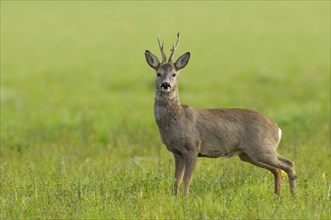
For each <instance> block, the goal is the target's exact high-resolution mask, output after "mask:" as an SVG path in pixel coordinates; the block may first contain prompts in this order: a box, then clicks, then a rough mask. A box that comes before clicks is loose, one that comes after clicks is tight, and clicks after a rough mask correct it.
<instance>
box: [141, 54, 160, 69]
mask: <svg viewBox="0 0 331 220" xmlns="http://www.w3.org/2000/svg"><path fill="white" fill-rule="evenodd" d="M145 58H146V61H147V63H148V65H150V66H151V67H152V68H153V69H155V70H156V69H157V67H158V66H159V65H160V62H159V60H158V59H157V57H156V56H155V55H154V54H152V53H151V52H149V50H146V51H145Z"/></svg>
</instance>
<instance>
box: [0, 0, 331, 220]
mask: <svg viewBox="0 0 331 220" xmlns="http://www.w3.org/2000/svg"><path fill="white" fill-rule="evenodd" d="M178 31H180V32H181V42H180V46H179V49H178V51H177V52H176V54H175V57H178V56H179V55H181V54H183V53H184V52H186V51H190V52H191V60H190V63H189V64H188V66H187V67H186V68H185V69H184V70H182V71H181V75H180V80H179V84H180V87H179V89H180V97H181V102H182V103H184V104H189V105H192V106H194V107H201V108H209V107H240V108H249V109H254V110H257V111H260V112H262V113H263V114H265V115H266V116H268V117H269V118H271V119H272V120H274V121H276V122H277V123H278V124H279V126H280V127H281V128H282V130H283V141H282V143H281V144H280V148H279V151H280V153H281V154H283V155H284V156H286V157H288V158H289V159H293V160H294V161H295V162H296V165H297V173H298V176H299V180H298V191H299V196H298V197H299V199H298V203H297V207H296V208H298V209H299V207H300V208H302V210H304V209H305V210H306V211H302V214H301V215H300V214H298V213H296V214H297V215H295V214H293V213H292V212H291V211H290V210H291V207H292V208H293V204H290V205H289V206H288V209H286V208H285V209H281V211H279V212H280V214H281V215H280V216H281V217H283V218H293V217H297V218H299V217H306V218H312V217H326V216H330V209H327V208H326V207H329V206H328V205H327V203H328V202H327V201H326V200H328V199H329V198H328V199H327V191H328V189H329V188H328V187H329V185H328V184H329V183H330V162H329V160H330V2H329V1H289V2H287V1H266V2H264V1H234V2H231V1H221V2H215V1H208V2H205V1H204V2H196V1H181V2H175V1H169V2H165V1H161V2H151V1H147V2H146V1H145V2H136V1H125V2H117V1H114V2H108V1H97V2H92V1H70V2H65V1H58V2H57V1H46V2H43V1H1V182H2V183H1V184H2V187H1V197H2V200H1V206H2V207H1V217H5V218H6V217H7V218H8V217H9V218H13V217H21V218H22V217H32V218H34V217H38V216H39V217H47V216H48V217H51V218H56V217H57V218H65V217H66V218H72V217H74V218H83V217H88V216H90V217H96V218H97V217H105V216H106V217H114V218H130V217H137V216H138V217H140V218H156V217H160V218H167V217H170V218H183V217H193V216H196V214H197V213H195V211H194V210H195V208H194V207H195V206H199V204H196V203H194V202H192V204H193V205H192V209H189V208H185V209H183V210H181V211H178V212H174V210H173V207H167V206H166V205H164V204H163V203H162V202H164V203H165V204H169V201H168V200H167V198H168V197H171V196H170V194H171V184H172V172H173V171H172V169H173V164H172V163H173V161H172V155H171V154H170V153H168V152H167V151H166V149H165V147H164V146H162V145H161V141H160V138H159V134H158V130H157V127H156V124H155V122H154V116H153V102H154V86H153V85H154V79H155V74H154V72H153V70H152V69H150V67H149V66H148V65H147V64H146V62H145V57H144V51H145V50H146V49H148V50H150V51H151V52H153V53H154V54H156V55H158V56H160V52H159V49H158V45H157V41H156V39H157V34H158V33H160V35H161V39H162V40H163V41H164V42H165V48H166V51H169V50H170V47H171V43H172V42H173V41H175V40H176V33H177V32H178ZM226 161H227V160H222V159H219V160H201V162H200V165H199V166H198V167H197V170H196V171H195V176H196V177H195V179H193V185H192V188H193V190H192V191H193V195H192V197H193V198H196V197H198V198H202V197H203V198H207V197H208V195H209V196H210V198H213V197H212V196H213V195H214V194H215V193H213V192H215V191H217V189H218V188H217V189H215V188H212V189H211V191H208V190H207V191H206V189H204V188H201V187H200V186H201V185H203V184H210V183H209V182H207V183H206V182H204V181H206V180H208V181H213V180H214V179H215V178H216V179H217V175H219V176H218V177H219V178H222V177H223V176H224V174H225V173H226V172H231V171H233V172H237V173H235V175H234V176H233V177H232V178H233V179H232V180H233V182H231V178H230V179H229V180H228V181H230V183H229V182H227V181H225V182H222V185H223V187H226V186H228V185H230V189H231V184H235V183H236V182H237V181H235V179H239V180H238V181H239V182H240V179H241V180H242V181H246V180H247V178H252V179H249V180H250V181H251V182H248V183H247V184H248V185H249V186H250V187H251V188H248V189H255V188H254V187H255V186H254V185H255V183H256V181H255V180H254V179H253V177H254V178H257V179H259V178H260V179H261V178H262V180H263V181H264V177H265V176H266V175H267V172H265V171H262V170H260V169H255V168H253V167H250V166H249V165H245V166H244V165H243V164H242V163H240V162H239V160H237V159H233V160H231V162H229V163H228V162H226ZM210 164H214V165H213V166H215V167H214V168H211V167H210V166H212V165H210ZM220 166H222V167H223V166H226V167H225V168H224V170H223V168H222V169H221V170H220V168H219V167H220ZM216 167H217V168H216ZM243 167H245V168H243ZM206 169H207V170H208V172H207V173H209V174H207V176H204V175H203V174H202V173H205V172H203V171H205V170H206ZM128 170H129V171H128ZM210 170H211V171H210ZM253 171H254V172H253ZM128 172H129V174H128ZM238 172H239V173H238ZM240 172H242V173H240ZM252 172H253V177H249V176H250V174H249V173H252ZM95 173H99V174H100V175H96V174H95ZM146 173H149V174H150V173H152V174H153V175H155V176H154V177H155V178H154V177H153V178H152V177H150V176H148V175H147V174H146ZM199 173H200V174H199ZM152 174H151V175H152ZM114 175H115V176H116V178H115V179H114ZM146 175H147V176H146ZM236 175H237V176H236ZM142 176H144V177H145V181H146V182H144V184H142V185H144V186H145V188H144V190H145V191H144V190H143V191H142V192H143V193H144V195H146V194H147V195H149V197H147V198H145V200H143V202H144V204H149V205H146V206H145V208H146V207H149V208H146V210H145V209H144V208H142V207H140V206H139V205H138V202H137V201H136V200H137V198H140V197H139V195H140V193H141V192H140V191H139V190H140V189H139V190H138V191H135V190H134V189H132V188H131V187H130V186H132V185H136V184H137V182H139V181H140V180H141V177H142ZM215 176H216V177H215ZM128 177H129V179H128ZM161 177H162V178H161ZM267 177H268V178H266V180H265V181H264V182H263V181H262V185H263V184H265V185H263V186H265V189H266V190H265V191H264V189H262V190H261V189H259V190H256V191H254V190H253V192H254V193H253V194H254V195H257V196H262V195H265V194H268V195H269V194H270V196H271V192H272V187H271V185H272V178H271V177H270V176H267ZM322 177H323V178H322ZM321 178H322V179H321ZM123 180H125V181H124V183H123ZM319 180H320V181H323V183H321V182H320V181H319ZM82 182H83V183H84V184H85V185H84V184H83V183H82ZM96 182H102V183H105V184H106V183H109V182H112V183H113V185H112V184H110V185H109V184H108V185H105V186H103V187H104V189H105V191H107V192H109V194H107V195H108V197H107V196H106V197H102V196H101V195H99V194H98V193H95V192H96V191H97V192H99V191H100V188H98V187H99V185H95V184H96ZM285 182H286V181H285ZM46 183H47V184H48V185H47V184H46ZM78 183H79V184H78ZM45 184H46V185H47V187H46V186H45ZM149 184H152V185H153V184H156V185H153V186H154V188H153V187H151V188H149V186H150V185H149ZM270 184H271V185H270ZM286 184H287V183H284V187H283V190H284V194H288V189H287V188H288V186H287V185H286ZM323 184H324V185H323ZM59 185H60V187H59ZM82 185H84V186H85V188H84V187H83V189H81V188H80V187H81V186H82ZM156 186H157V187H156ZM317 186H320V187H322V188H321V189H320V190H317V188H318V187H317ZM121 187H123V191H122V193H123V198H122V197H120V198H122V199H121V200H118V199H116V198H118V197H119V195H118V194H116V193H115V192H114V188H117V189H122V188H121ZM194 187H195V190H194ZM215 187H216V186H215ZM237 187H238V186H233V185H232V189H233V188H237ZM246 187H247V185H246ZM323 187H324V188H323ZM13 189H15V190H14V192H13ZM129 189H130V190H133V191H130V190H129ZM160 189H162V190H163V191H162V190H161V191H160ZM230 189H228V190H230ZM59 190H60V191H61V190H62V191H61V192H63V191H65V190H67V191H66V192H67V194H66V193H63V194H61V196H59V197H58V195H59V194H58V193H59ZM84 190H85V191H84ZM239 190H242V192H241V193H242V194H240V195H241V196H238V195H237V194H236V193H237V191H233V192H232V193H234V194H233V195H237V197H238V198H239V201H238V203H239V204H240V202H244V201H246V200H247V198H245V196H243V195H245V194H246V193H245V188H244V187H241V188H240V187H239ZM314 190H315V191H314ZM194 191H195V193H196V194H194ZM223 191H224V189H222V190H220V191H219V192H218V191H217V193H218V194H222V193H223ZM78 192H81V193H82V192H84V195H85V196H86V197H85V199H86V198H87V200H88V201H94V203H93V202H91V203H88V202H86V201H87V200H82V199H81V198H82V196H81V194H80V193H78ZM36 193H37V194H36ZM93 193H95V194H93ZM208 193H209V194H208ZM259 193H260V194H259ZM91 195H94V196H95V197H93V199H92V198H91ZM125 195H132V196H133V197H132V198H133V200H131V199H132V198H131V197H127V196H125ZM158 195H161V197H162V196H164V198H163V199H161V198H160V197H158ZM206 195H207V196H206ZM194 196H196V197H194ZM204 196H206V197H204ZM307 196H311V198H312V199H311V200H309V201H307V200H304V199H303V198H306V199H307V198H308V197H307ZM69 198H71V199H69ZM72 198H75V202H72ZM124 198H126V199H124ZM321 198H323V199H321ZM112 199H113V200H112ZM240 199H241V200H240ZM270 199H272V197H270ZM300 199H302V200H300ZM225 200H226V201H228V197H225ZM22 201H25V202H22ZM59 201H62V202H59ZM194 201H195V200H194ZM257 201H258V200H257ZM49 203H51V204H53V205H47V204H49ZM170 203H171V202H170ZM316 203H318V204H320V206H317V207H316V206H315V205H311V206H309V205H307V206H308V207H306V206H303V204H316ZM77 204H79V205H77ZM100 204H103V206H100ZM112 204H113V206H112ZM162 204H163V205H162ZM203 204H205V205H206V207H217V204H219V203H216V204H214V203H210V204H209V203H207V202H206V203H203ZM153 205H155V206H156V207H162V206H163V207H164V210H163V211H161V209H160V210H159V209H158V208H157V210H158V211H155V213H156V214H155V213H154V212H151V210H155V209H153V208H151V207H153ZM225 205H226V204H225ZM259 205H260V206H259ZM261 205H262V204H260V203H259V204H254V205H253V206H252V209H254V208H256V207H261ZM280 205H281V206H282V207H287V206H286V205H284V204H280ZM117 206H121V207H122V209H119V208H116V207H117ZM294 206H295V205H294ZM29 207H30V209H29ZM32 207H33V208H32ZM101 207H103V209H104V210H107V211H104V212H101V211H100V210H103V209H101ZM180 207H182V206H180ZM180 207H179V208H180ZM226 207H227V208H229V207H228V206H226ZM27 210H30V211H27ZM31 210H32V211H31ZM75 210H76V211H75ZM77 210H84V211H83V212H81V211H77ZM219 210H222V209H221V208H220V209H219ZM263 210H268V208H266V207H264V208H263ZM277 210H278V209H277ZM100 212H101V213H103V214H100ZM219 212H220V213H218V212H216V214H214V215H213V214H210V213H209V214H208V211H205V212H203V213H204V216H205V217H206V218H217V217H219V216H223V217H226V218H241V217H245V216H246V217H247V215H246V214H247V213H251V211H250V210H248V209H243V210H241V211H240V212H239V213H235V212H229V213H227V212H222V211H219ZM254 213H255V212H254ZM316 213H319V214H318V215H317V214H316ZM251 217H252V218H259V217H260V218H261V217H270V216H269V215H268V213H267V212H263V211H262V214H261V215H260V216H259V215H254V214H252V216H251Z"/></svg>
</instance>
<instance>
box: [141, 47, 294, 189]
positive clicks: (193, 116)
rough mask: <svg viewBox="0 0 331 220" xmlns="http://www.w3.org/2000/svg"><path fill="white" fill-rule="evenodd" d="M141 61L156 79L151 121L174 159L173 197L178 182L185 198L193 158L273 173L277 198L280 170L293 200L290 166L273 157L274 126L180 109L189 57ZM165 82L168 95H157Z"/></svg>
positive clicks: (225, 113)
mask: <svg viewBox="0 0 331 220" xmlns="http://www.w3.org/2000/svg"><path fill="white" fill-rule="evenodd" d="M162 49H163V48H162ZM145 56H146V60H147V62H148V64H149V65H150V66H151V67H152V68H154V69H155V71H156V73H158V74H159V76H158V77H157V79H156V83H155V105H154V115H155V119H156V123H157V125H158V128H159V131H160V136H161V139H162V142H163V144H165V145H166V147H167V149H168V150H169V151H170V152H172V153H173V154H174V157H175V179H176V181H175V185H174V194H177V192H178V189H179V186H180V183H181V181H182V180H184V194H185V195H187V194H188V190H189V184H190V182H191V178H192V173H193V170H194V167H195V164H196V160H197V158H198V157H209V158H218V157H232V156H235V155H238V156H239V158H240V159H241V160H242V161H244V162H248V163H251V164H253V165H256V166H258V167H262V168H265V169H267V170H269V171H270V172H271V173H273V175H274V179H275V193H276V194H279V193H280V183H281V172H280V171H281V170H284V171H285V172H286V173H287V174H288V177H289V182H290V189H291V193H292V195H294V193H295V169H294V163H293V162H292V161H290V160H288V159H286V158H284V157H282V156H280V155H279V154H278V153H277V152H276V148H277V146H278V143H279V142H280V129H279V128H278V126H277V124H276V123H274V122H272V121H271V120H269V119H268V118H266V117H265V116H263V115H262V114H260V113H258V112H255V111H252V110H245V109H198V108H192V107H189V106H185V105H181V104H180V101H179V96H178V73H179V70H180V69H181V68H183V67H185V66H186V64H187V63H188V60H189V57H190V54H189V53H186V54H184V55H183V56H181V57H180V58H178V60H177V61H176V62H175V63H161V64H160V63H159V61H158V59H157V58H156V56H154V55H153V54H152V53H150V52H149V51H146V53H145ZM155 64H158V65H155ZM153 66H154V67H153ZM174 73H175V74H176V76H175V77H174V76H173V74H174ZM164 82H168V83H169V84H170V85H171V87H170V89H168V90H163V89H162V86H161V84H162V83H164Z"/></svg>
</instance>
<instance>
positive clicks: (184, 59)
mask: <svg viewBox="0 0 331 220" xmlns="http://www.w3.org/2000/svg"><path fill="white" fill-rule="evenodd" d="M189 60H190V52H186V53H184V54H183V55H181V56H180V57H179V58H178V59H177V60H176V62H175V67H176V69H177V70H180V69H183V68H184V67H185V66H186V65H187V63H188V61H189Z"/></svg>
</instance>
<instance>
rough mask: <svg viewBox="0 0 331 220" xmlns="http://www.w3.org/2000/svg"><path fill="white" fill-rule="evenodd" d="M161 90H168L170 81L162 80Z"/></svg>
mask: <svg viewBox="0 0 331 220" xmlns="http://www.w3.org/2000/svg"><path fill="white" fill-rule="evenodd" d="M161 90H162V91H163V92H170V90H171V85H170V83H168V82H162V83H161Z"/></svg>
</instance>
